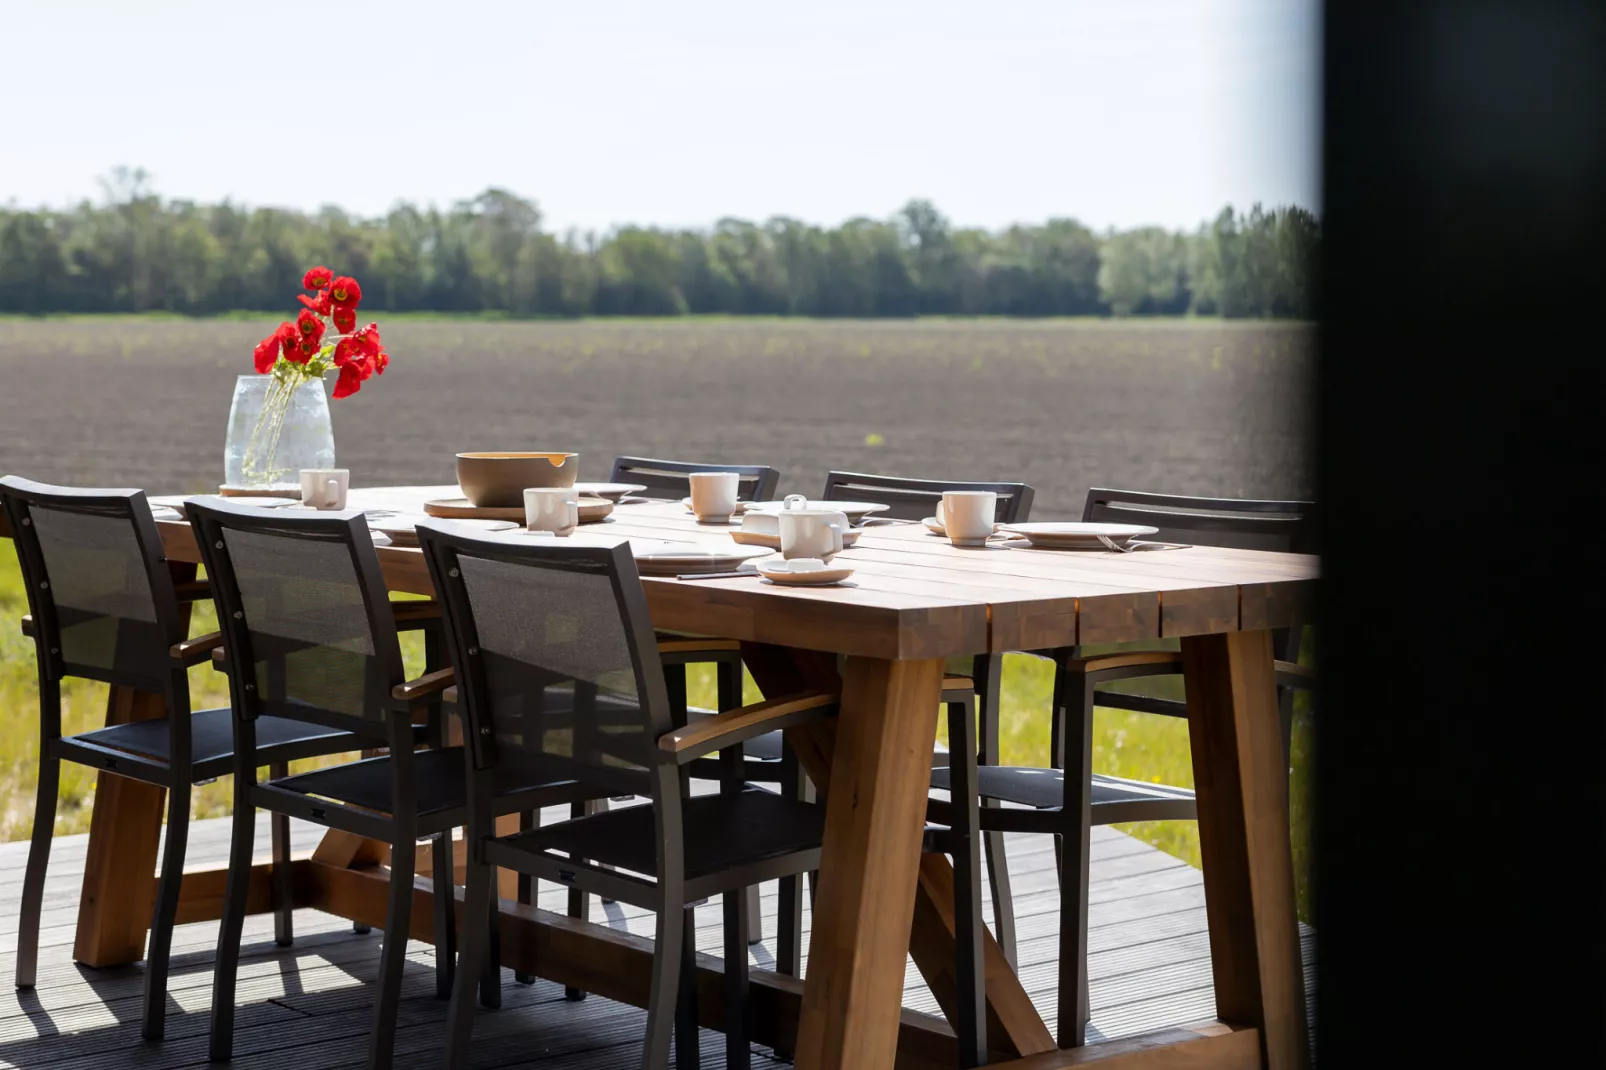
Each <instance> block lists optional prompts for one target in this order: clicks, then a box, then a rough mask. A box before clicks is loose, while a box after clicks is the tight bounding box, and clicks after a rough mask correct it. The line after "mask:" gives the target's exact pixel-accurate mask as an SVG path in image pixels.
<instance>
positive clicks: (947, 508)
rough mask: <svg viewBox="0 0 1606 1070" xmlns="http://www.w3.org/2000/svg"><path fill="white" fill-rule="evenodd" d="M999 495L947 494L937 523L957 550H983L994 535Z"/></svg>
mask: <svg viewBox="0 0 1606 1070" xmlns="http://www.w3.org/2000/svg"><path fill="white" fill-rule="evenodd" d="M997 512H998V494H997V493H996V492H995V491H990V490H950V491H944V492H943V496H942V507H941V508H940V509H939V510H938V511H937V519H938V521H939V522H940V523H941V524H942V528H943V531H945V532H946V533H947V535H948V541H949V542H951V543H953V544H954V545H955V546H980V545H982V544H983V543H985V542H986V541H987V537H988V536H989V535H991V534H992V533H993V520H994V517H995V516H996V515H997Z"/></svg>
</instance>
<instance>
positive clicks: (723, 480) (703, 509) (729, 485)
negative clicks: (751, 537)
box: [686, 472, 742, 523]
mask: <svg viewBox="0 0 1606 1070" xmlns="http://www.w3.org/2000/svg"><path fill="white" fill-rule="evenodd" d="M686 478H687V479H689V480H690V481H691V511H692V512H694V513H696V514H697V519H698V520H701V521H704V522H705V523H706V522H708V521H716V522H719V523H725V522H728V521H729V520H730V518H731V514H732V513H734V512H735V511H736V498H737V495H738V494H739V493H740V491H741V486H742V477H741V476H739V475H737V474H736V473H735V472H693V473H691V474H690V475H689V476H687V477H686Z"/></svg>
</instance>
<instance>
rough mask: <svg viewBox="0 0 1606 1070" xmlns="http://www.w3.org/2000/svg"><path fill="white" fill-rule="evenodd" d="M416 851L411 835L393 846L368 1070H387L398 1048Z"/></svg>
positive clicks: (369, 1040)
mask: <svg viewBox="0 0 1606 1070" xmlns="http://www.w3.org/2000/svg"><path fill="white" fill-rule="evenodd" d="M413 852H414V841H413V840H412V839H411V837H409V838H408V839H406V840H404V841H402V842H399V843H393V844H391V846H390V902H389V903H388V904H387V906H386V908H385V944H384V946H383V947H382V948H381V949H380V952H379V983H378V985H377V986H376V987H377V988H378V991H377V992H376V993H375V1000H374V1025H373V1032H372V1033H371V1034H370V1036H369V1038H368V1066H369V1070H388V1068H389V1067H390V1065H391V1062H392V1055H393V1054H394V1051H395V1046H396V1008H397V1007H398V1006H399V1005H400V1003H401V985H402V970H403V969H404V968H405V967H406V965H407V934H408V932H409V931H410V928H411V922H412V912H413ZM481 916H483V915H481ZM470 976H475V974H471V975H470Z"/></svg>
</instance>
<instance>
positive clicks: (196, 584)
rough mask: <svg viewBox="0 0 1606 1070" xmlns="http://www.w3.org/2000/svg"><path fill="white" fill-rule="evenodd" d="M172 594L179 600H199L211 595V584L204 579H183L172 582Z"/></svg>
mask: <svg viewBox="0 0 1606 1070" xmlns="http://www.w3.org/2000/svg"><path fill="white" fill-rule="evenodd" d="M173 594H174V595H176V596H177V597H178V600H179V601H180V602H201V601H205V600H206V599H208V598H211V597H212V585H211V584H210V583H208V582H207V581H206V580H183V581H181V582H179V583H175V584H173Z"/></svg>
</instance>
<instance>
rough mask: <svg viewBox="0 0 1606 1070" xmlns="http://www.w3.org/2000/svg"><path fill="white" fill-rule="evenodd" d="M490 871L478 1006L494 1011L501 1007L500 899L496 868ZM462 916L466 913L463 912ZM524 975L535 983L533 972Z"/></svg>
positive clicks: (461, 966)
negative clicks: (488, 909) (483, 957)
mask: <svg viewBox="0 0 1606 1070" xmlns="http://www.w3.org/2000/svg"><path fill="white" fill-rule="evenodd" d="M490 873H491V876H490V886H491V890H490V893H489V896H488V898H489V899H490V901H491V906H490V917H489V918H487V919H486V928H487V929H488V930H489V932H490V937H489V938H488V941H489V942H488V944H487V947H488V948H489V951H487V953H486V955H485V968H484V970H483V971H481V972H482V974H483V976H482V977H481V978H480V1006H481V1007H484V1008H485V1009H486V1010H488V1011H494V1010H500V1009H501V1007H502V908H501V902H502V900H501V897H500V896H498V895H497V892H496V870H495V869H494V868H491V869H490ZM465 909H467V908H466V907H465ZM464 917H468V915H467V914H465V915H464ZM462 968H463V964H462V962H461V961H459V962H458V969H460V970H461V969H462ZM465 976H467V975H466V974H465ZM526 976H528V977H529V978H530V980H529V981H528V982H526V983H528V984H534V983H535V976H534V975H533V974H529V975H526Z"/></svg>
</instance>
